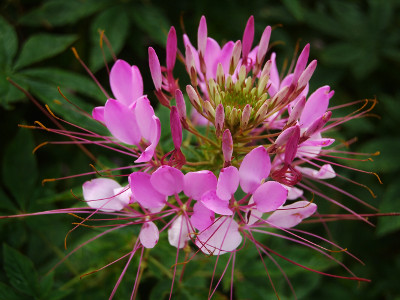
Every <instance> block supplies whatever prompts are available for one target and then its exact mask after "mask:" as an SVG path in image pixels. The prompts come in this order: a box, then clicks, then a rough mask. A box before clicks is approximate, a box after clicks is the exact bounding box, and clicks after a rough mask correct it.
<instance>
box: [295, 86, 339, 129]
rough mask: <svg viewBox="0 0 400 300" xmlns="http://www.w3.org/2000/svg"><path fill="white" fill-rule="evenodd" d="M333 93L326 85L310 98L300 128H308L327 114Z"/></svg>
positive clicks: (301, 118) (302, 115)
mask: <svg viewBox="0 0 400 300" xmlns="http://www.w3.org/2000/svg"><path fill="white" fill-rule="evenodd" d="M333 93H334V92H333V91H330V87H329V86H327V85H326V86H323V87H320V88H319V89H317V90H316V91H315V92H314V93H312V94H311V95H310V97H308V100H307V102H306V105H305V106H304V109H303V112H302V114H301V117H300V126H301V127H302V128H307V127H308V126H310V125H311V123H312V122H313V121H315V120H316V119H318V118H319V117H321V116H322V115H323V114H324V113H325V112H326V110H327V109H328V105H329V99H330V98H332V96H333Z"/></svg>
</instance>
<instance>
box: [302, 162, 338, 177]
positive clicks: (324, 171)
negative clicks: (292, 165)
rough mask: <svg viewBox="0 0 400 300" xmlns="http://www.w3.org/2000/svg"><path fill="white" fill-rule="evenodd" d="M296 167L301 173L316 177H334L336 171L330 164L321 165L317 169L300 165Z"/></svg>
mask: <svg viewBox="0 0 400 300" xmlns="http://www.w3.org/2000/svg"><path fill="white" fill-rule="evenodd" d="M297 169H298V170H299V171H300V172H301V173H303V174H306V175H308V176H311V177H314V178H317V179H330V178H335V177H336V173H335V171H334V170H333V168H332V166H331V165H330V164H325V165H323V166H322V167H321V168H320V169H319V170H315V169H311V168H302V167H297Z"/></svg>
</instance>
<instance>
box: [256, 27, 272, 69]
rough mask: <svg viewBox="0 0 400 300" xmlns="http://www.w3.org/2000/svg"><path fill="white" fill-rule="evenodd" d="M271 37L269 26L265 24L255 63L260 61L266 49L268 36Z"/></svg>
mask: <svg viewBox="0 0 400 300" xmlns="http://www.w3.org/2000/svg"><path fill="white" fill-rule="evenodd" d="M270 37H271V26H267V27H265V29H264V32H263V34H262V36H261V40H260V44H259V47H258V52H257V63H261V62H262V60H263V59H264V57H265V54H266V53H267V50H268V44H269V38H270Z"/></svg>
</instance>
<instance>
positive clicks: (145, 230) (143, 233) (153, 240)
mask: <svg viewBox="0 0 400 300" xmlns="http://www.w3.org/2000/svg"><path fill="white" fill-rule="evenodd" d="M159 237H160V234H159V232H158V228H157V226H156V224H154V223H153V222H151V221H149V222H146V223H144V224H143V225H142V229H141V230H140V233H139V240H140V242H141V243H142V245H143V247H145V248H154V246H155V245H156V244H157V242H158V239H159Z"/></svg>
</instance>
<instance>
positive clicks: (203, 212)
mask: <svg viewBox="0 0 400 300" xmlns="http://www.w3.org/2000/svg"><path fill="white" fill-rule="evenodd" d="M214 220H215V214H214V212H213V211H211V210H209V209H208V208H207V207H205V206H204V205H203V204H202V203H201V202H200V201H197V202H196V203H195V204H194V206H193V214H192V216H191V217H190V222H191V223H192V225H193V226H194V227H195V228H196V229H198V230H200V231H202V230H205V229H207V228H208V227H209V226H211V225H212V223H214Z"/></svg>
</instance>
